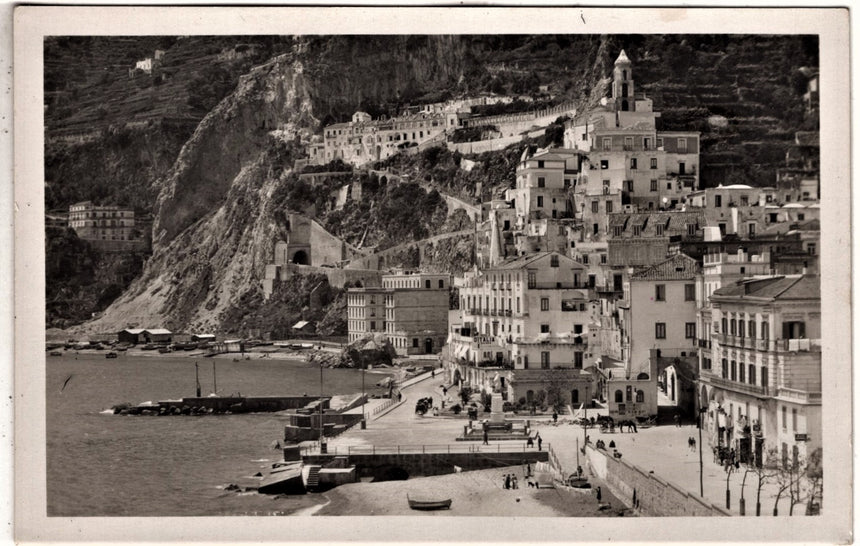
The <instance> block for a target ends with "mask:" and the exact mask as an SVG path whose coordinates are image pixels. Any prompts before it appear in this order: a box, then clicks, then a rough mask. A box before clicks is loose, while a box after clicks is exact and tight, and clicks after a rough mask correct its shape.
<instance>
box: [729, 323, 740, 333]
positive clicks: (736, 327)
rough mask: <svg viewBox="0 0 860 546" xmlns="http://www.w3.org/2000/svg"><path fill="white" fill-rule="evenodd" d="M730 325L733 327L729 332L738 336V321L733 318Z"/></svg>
mask: <svg viewBox="0 0 860 546" xmlns="http://www.w3.org/2000/svg"><path fill="white" fill-rule="evenodd" d="M729 326H730V327H731V329H730V330H729V333H730V334H732V335H733V336H736V335H737V334H738V321H737V320H735V319H731V320H730V321H729Z"/></svg>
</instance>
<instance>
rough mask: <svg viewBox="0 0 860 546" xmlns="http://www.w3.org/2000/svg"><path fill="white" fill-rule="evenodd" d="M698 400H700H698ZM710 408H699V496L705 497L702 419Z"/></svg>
mask: <svg viewBox="0 0 860 546" xmlns="http://www.w3.org/2000/svg"><path fill="white" fill-rule="evenodd" d="M697 400H698V398H697ZM707 411H708V408H701V407H700V408H699V496H700V497H704V496H705V482H704V477H703V466H702V419H703V415H704V414H705V413H707Z"/></svg>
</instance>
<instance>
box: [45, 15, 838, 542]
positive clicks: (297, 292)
mask: <svg viewBox="0 0 860 546" xmlns="http://www.w3.org/2000/svg"><path fill="white" fill-rule="evenodd" d="M311 11H312V10H311ZM825 41H826V40H824V39H823V38H822V36H821V34H820V33H818V32H814V31H810V32H808V33H800V34H791V35H789V34H777V33H768V34H762V33H754V32H736V33H730V34H716V33H708V34H703V33H694V32H686V33H671V34H669V33H647V34H645V33H643V34H629V33H628V34H624V33H619V32H616V33H597V32H593V33H590V32H589V33H563V32H557V31H552V32H545V33H525V32H521V33H498V34H494V33H489V32H470V33H439V34H427V33H420V32H408V33H406V32H404V33H398V34H388V35H384V34H375V35H362V36H357V35H354V34H350V33H348V32H346V33H344V32H336V33H323V32H317V33H304V32H301V33H272V32H265V33H263V32H261V33H259V34H253V33H252V34H247V33H246V34H242V35H239V34H216V33H211V34H195V35H186V34H181V33H178V32H177V33H170V34H167V33H160V34H158V35H156V34H150V35H147V34H143V35H108V36H99V35H96V34H79V33H78V34H72V33H69V34H62V33H47V34H46V35H45V36H44V37H43V39H42V41H41V48H42V55H43V58H42V76H43V80H42V81H43V88H42V89H41V93H42V97H43V112H42V115H43V116H44V139H43V149H44V156H43V161H44V193H43V195H42V196H41V198H42V199H43V201H44V215H43V217H42V219H41V222H42V225H43V226H44V227H43V229H44V249H45V254H44V274H45V292H44V298H45V299H44V328H45V330H46V334H45V345H44V346H43V347H41V348H40V350H43V351H44V355H45V360H44V376H43V377H44V385H43V388H42V391H41V393H42V395H43V397H44V412H45V414H44V415H45V420H44V422H43V423H44V424H43V426H45V429H44V438H43V440H42V447H41V449H44V467H43V476H44V479H45V498H44V504H43V505H42V510H43V511H44V515H46V516H47V520H48V521H49V522H50V520H60V519H63V518H81V517H83V518H88V517H93V516H98V517H108V518H121V517H134V518H138V517H143V516H149V517H169V516H185V517H187V518H188V520H189V521H192V520H193V519H194V517H195V516H288V518H287V519H288V520H290V521H295V522H296V525H299V526H300V527H301V528H302V529H304V530H306V531H310V530H312V529H313V528H314V527H315V525H314V524H313V523H312V522H313V521H315V520H319V521H324V518H323V517H325V516H333V517H336V521H343V522H345V523H344V524H345V525H352V524H354V522H356V521H358V522H364V523H362V524H361V525H367V524H368V523H370V525H372V521H374V520H375V519H377V518H378V519H379V520H380V521H385V517H386V516H409V517H410V518H411V520H410V521H413V520H414V521H416V522H417V525H422V523H420V522H422V521H425V520H424V518H427V517H445V518H446V520H454V521H458V522H459V521H464V522H468V521H471V520H472V519H470V518H476V517H481V518H491V517H492V518H498V517H506V516H514V517H526V518H529V517H542V518H546V517H549V518H551V520H550V521H554V522H556V523H552V524H550V525H549V527H548V528H547V534H546V535H545V536H544V535H543V534H542V535H541V537H540V539H541V540H551V539H553V537H554V536H556V535H554V534H552V531H550V530H549V529H551V528H553V527H552V526H556V527H555V529H558V530H561V529H564V528H565V527H564V526H566V525H568V523H565V522H566V521H568V520H567V518H574V520H575V519H577V518H589V520H588V521H591V518H614V519H616V520H617V519H618V518H623V520H624V521H625V522H626V521H627V520H629V519H630V518H633V521H635V523H633V522H628V523H625V524H624V525H625V526H629V525H637V526H649V525H653V523H649V521H653V518H655V517H657V516H674V517H696V518H706V519H713V518H725V517H730V518H732V521H737V522H738V525H739V526H740V527H739V529H740V528H745V527H744V526H746V525H748V523H747V522H752V521H753V518H755V521H760V522H764V521H765V520H767V521H770V522H775V521H777V520H776V518H778V521H786V518H788V519H787V521H789V522H790V523H788V524H787V525H788V527H785V528H796V529H800V530H803V529H808V528H809V526H810V525H812V526H813V527H814V526H815V523H814V522H815V521H824V520H827V521H830V519H829V518H836V519H837V520H841V518H842V516H843V515H844V514H845V507H844V506H840V505H839V504H838V503H837V502H835V501H834V499H836V498H839V499H841V498H843V497H841V496H838V495H836V494H835V493H831V488H830V487H829V486H827V487H825V481H826V480H829V479H830V478H828V477H827V476H828V475H827V474H825V472H824V467H825V466H827V464H826V463H827V461H828V460H829V457H831V456H832V455H830V454H829V452H828V450H829V449H834V450H837V451H838V450H839V448H837V447H832V443H831V442H830V441H828V440H825V438H828V434H830V433H831V432H829V431H828V421H827V418H826V415H828V411H832V408H831V409H828V408H827V406H828V404H829V403H830V402H829V400H828V398H827V395H826V391H827V387H826V384H827V382H826V378H827V377H828V373H829V372H827V371H826V369H825V370H823V369H822V363H823V362H824V361H826V360H827V358H826V355H827V354H828V351H831V350H832V348H828V347H832V346H831V345H829V344H828V341H827V340H828V336H830V335H831V333H829V331H828V328H827V326H826V325H827V324H828V321H829V320H832V319H830V318H828V317H829V316H830V315H828V307H829V305H830V303H828V301H831V300H832V296H830V295H828V292H827V290H826V289H825V290H822V288H826V286H825V284H823V283H822V277H825V278H826V277H827V275H828V274H829V273H828V271H830V270H831V269H832V265H831V264H830V263H829V262H827V261H826V259H827V258H828V256H830V255H831V254H832V251H831V250H830V249H829V245H830V243H829V242H828V239H827V237H828V232H827V231H826V226H827V225H828V221H829V218H828V217H827V216H826V215H823V214H822V210H827V203H829V202H831V201H830V200H831V199H833V195H832V192H838V191H840V187H839V186H838V184H837V183H836V182H834V180H836V179H835V178H828V177H827V176H826V174H827V169H829V168H830V167H829V166H825V165H824V164H823V161H822V158H823V157H827V155H828V154H829V153H832V152H829V150H828V148H827V146H828V144H829V140H828V139H827V138H824V137H823V129H824V124H825V122H824V121H822V120H824V119H826V118H825V117H824V116H823V115H822V112H823V111H826V110H827V108H828V106H827V104H828V103H827V102H826V101H825V100H823V98H822V89H821V88H820V81H821V80H824V79H825V78H826V75H827V71H826V67H828V66H831V65H828V64H827V62H825V59H824V57H823V53H822V52H823V51H825V50H827V51H829V50H828V49H827V48H826V47H825V46H824V42H825ZM827 47H830V46H827ZM825 96H826V95H825ZM822 225H825V237H822ZM828 298H830V300H828ZM836 455H838V456H842V457H844V454H838V453H837V454H836ZM840 460H844V459H840ZM829 469H830V467H829V466H828V470H829ZM828 483H829V482H828ZM832 495H833V496H832ZM371 516H372V517H371ZM368 517H371V518H370V519H369V520H368V519H366V518H368ZM263 519H264V520H271V519H273V518H263ZM426 521H435V520H426ZM523 521H528V520H523ZM534 521H537V520H534ZM594 521H596V522H600V521H602V519H601V520H594ZM640 522H641V523H640ZM804 522H806V523H804ZM772 524H773V523H765V525H772ZM266 525H268V524H266ZM455 525H457V526H462V525H466V526H468V523H456V524H455ZM595 525H596V526H595V528H594V530H598V531H597V532H598V533H599V532H600V531H599V530H600V529H604V528H606V529H608V528H611V524H610V526H609V527H605V526H604V525H605V524H601V523H596V524H595ZM558 526H560V527H558ZM777 527H778V526H777ZM643 528H644V527H643ZM627 529H628V530H629V529H631V528H630V527H628V528H627ZM561 532H563V531H561ZM245 536H249V535H245ZM250 536H257V535H250ZM302 536H305V535H302ZM592 536H602V535H592ZM607 536H611V535H607ZM619 536H621V535H619ZM625 536H626V535H625ZM407 538H408V537H407ZM414 538H417V537H413V539H414ZM439 538H440V540H446V539H450V537H448V538H446V537H439ZM460 538H461V539H462V538H465V537H460ZM474 538H478V537H477V536H475V537H474ZM776 538H779V539H786V540H787V539H789V538H791V537H789V536H785V537H781V536H780V537H776Z"/></svg>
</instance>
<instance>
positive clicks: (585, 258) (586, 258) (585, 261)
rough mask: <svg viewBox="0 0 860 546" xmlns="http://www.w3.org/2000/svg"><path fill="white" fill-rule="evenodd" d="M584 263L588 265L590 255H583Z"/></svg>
mask: <svg viewBox="0 0 860 546" xmlns="http://www.w3.org/2000/svg"><path fill="white" fill-rule="evenodd" d="M582 263H583V264H585V265H588V254H583V255H582Z"/></svg>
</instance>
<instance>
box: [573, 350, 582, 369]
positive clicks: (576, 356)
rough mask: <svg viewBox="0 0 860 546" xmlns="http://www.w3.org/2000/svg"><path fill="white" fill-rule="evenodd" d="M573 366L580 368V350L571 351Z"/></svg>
mask: <svg viewBox="0 0 860 546" xmlns="http://www.w3.org/2000/svg"><path fill="white" fill-rule="evenodd" d="M573 367H574V368H576V369H577V370H581V369H582V351H576V352H575V353H573Z"/></svg>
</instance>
